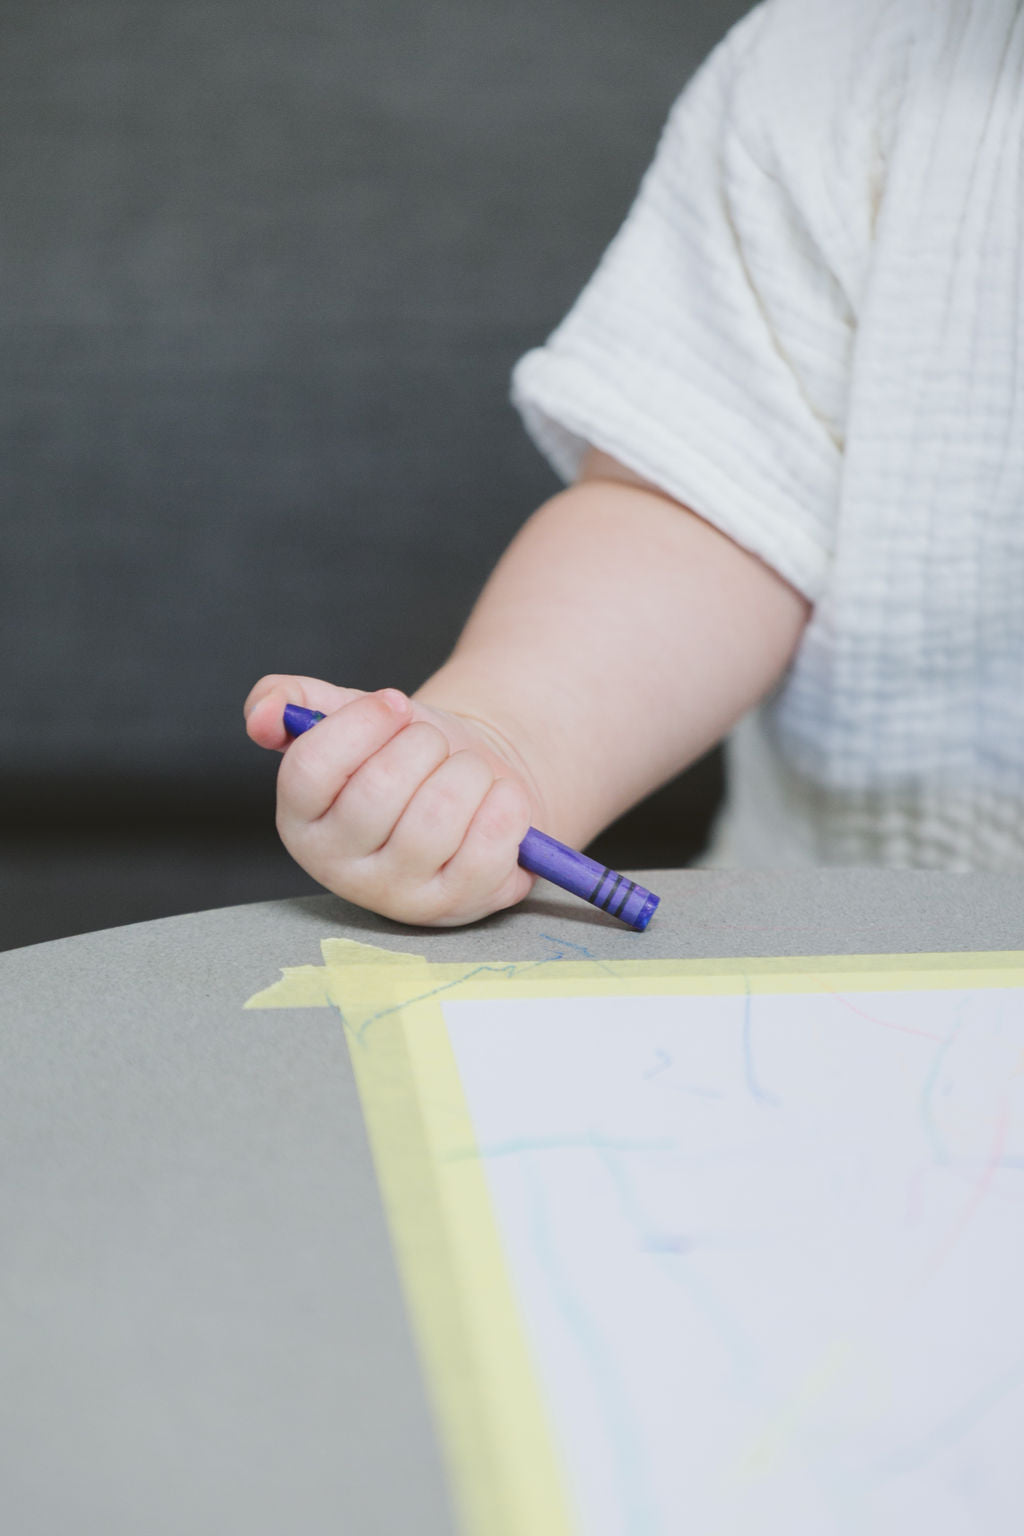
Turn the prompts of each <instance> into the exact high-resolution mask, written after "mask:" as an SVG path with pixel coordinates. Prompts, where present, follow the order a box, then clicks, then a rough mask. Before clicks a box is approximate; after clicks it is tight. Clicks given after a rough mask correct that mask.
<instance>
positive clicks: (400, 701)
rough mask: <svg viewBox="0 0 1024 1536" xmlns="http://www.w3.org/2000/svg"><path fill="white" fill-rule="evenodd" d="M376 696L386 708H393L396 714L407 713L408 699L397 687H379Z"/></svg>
mask: <svg viewBox="0 0 1024 1536" xmlns="http://www.w3.org/2000/svg"><path fill="white" fill-rule="evenodd" d="M377 697H378V699H381V700H382V701H383V702H384V703H385V704H386V705H387V707H388V709H391V710H393V711H394V712H395V714H396V715H406V714H408V713H409V700H408V698H407V697H406V695H405V694H404V693H402V692H401V691H400V690H399V689H398V688H381V689H380V691H379V692H378V694H377Z"/></svg>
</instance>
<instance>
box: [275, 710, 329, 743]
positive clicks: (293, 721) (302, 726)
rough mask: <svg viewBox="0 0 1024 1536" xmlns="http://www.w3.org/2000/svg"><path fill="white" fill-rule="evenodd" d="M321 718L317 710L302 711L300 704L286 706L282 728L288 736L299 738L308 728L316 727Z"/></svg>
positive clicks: (320, 713) (321, 715)
mask: <svg viewBox="0 0 1024 1536" xmlns="http://www.w3.org/2000/svg"><path fill="white" fill-rule="evenodd" d="M323 718H324V717H323V714H322V712H321V711H320V710H319V709H303V707H302V705H301V704H286V705H285V707H284V728H285V730H286V731H287V732H288V734H289V736H301V735H302V733H303V731H308V730H309V728H310V726H312V725H316V723H317V721H318V720H322V719H323Z"/></svg>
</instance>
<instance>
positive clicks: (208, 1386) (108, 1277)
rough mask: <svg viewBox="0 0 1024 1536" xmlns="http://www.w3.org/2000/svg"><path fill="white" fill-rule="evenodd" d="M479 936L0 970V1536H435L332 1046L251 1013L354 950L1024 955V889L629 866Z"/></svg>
mask: <svg viewBox="0 0 1024 1536" xmlns="http://www.w3.org/2000/svg"><path fill="white" fill-rule="evenodd" d="M641 878H643V879H644V880H645V883H648V884H650V885H652V886H653V887H654V888H655V889H656V890H659V891H661V893H662V895H663V898H664V899H663V902H662V907H661V910H660V911H659V913H658V915H657V917H656V919H655V921H654V922H653V923H652V925H651V928H650V929H649V930H648V932H647V933H646V934H645V935H642V936H638V935H635V934H632V933H630V932H628V931H626V930H623V929H622V928H620V927H619V926H618V925H617V924H613V923H612V922H611V921H610V920H609V919H607V918H605V917H603V916H602V915H601V914H599V913H596V912H593V911H591V910H590V909H589V908H586V907H584V906H582V905H581V904H580V903H577V902H574V901H573V900H572V899H571V898H569V897H562V896H561V895H560V893H558V892H554V891H553V890H552V888H550V887H542V888H541V889H542V890H543V891H544V893H545V894H543V895H537V896H535V897H534V898H532V899H531V900H530V901H529V902H528V903H527V904H525V905H524V906H522V907H520V908H519V909H517V910H516V911H515V912H511V913H506V914H502V915H500V916H498V917H496V918H492V919H490V920H488V921H487V922H485V923H481V924H478V925H476V926H475V927H473V928H471V929H461V930H453V931H447V932H425V931H423V930H419V929H408V928H401V927H399V926H397V925H395V924H392V923H388V922H386V921H384V920H383V919H379V918H375V917H373V916H371V915H369V914H367V913H363V912H359V911H357V910H356V909H354V908H352V907H349V906H347V905H345V904H344V903H343V902H340V901H338V900H336V899H335V898H333V897H330V896H326V895H325V896H322V897H308V898H300V899H297V900H293V901H284V902H265V903H257V904H255V905H252V906H244V907H233V908H227V909H224V910H220V911H213V912H203V913H199V914H196V915H194V916H189V917H177V918H168V919H165V920H163V921H161V922H155V923H143V924H139V925H138V926H135V927H130V928H118V929H111V930H107V931H106V932H102V933H95V934H85V935H81V936H79V937H77V938H72V939H62V940H59V941H57V942H55V943H51V944H41V945H37V946H35V947H33V948H30V949H22V950H12V951H9V952H8V953H6V954H0V1147H2V1158H3V1165H2V1166H3V1178H2V1181H0V1276H2V1282H0V1383H2V1385H0V1530H2V1531H3V1532H4V1533H5V1536H65V1533H74V1536H93V1533H96V1536H100V1533H102V1536H140V1533H143V1532H145V1533H146V1536H164V1533H168V1536H170V1533H174V1536H207V1533H210V1536H213V1533H217V1536H231V1533H234V1532H239V1533H243V1532H244V1533H245V1536H264V1533H266V1536H269V1533H275V1536H279V1533H284V1532H287V1533H301V1536H321V1533H324V1536H326V1533H328V1532H329V1533H330V1536H338V1533H339V1532H343V1533H345V1536H375V1533H388V1536H390V1533H399V1532H401V1533H406V1532H415V1533H416V1536H441V1533H443V1536H451V1532H452V1531H453V1529H454V1527H453V1522H452V1515H451V1511H450V1506H449V1501H448V1496H447V1492H446V1488H445V1482H444V1477H443V1474H442V1470H441V1465H440V1459H439V1455H438V1451H437V1447H436V1443H435V1440H434V1435H433V1431H432V1427H431V1420H430V1416H429V1412H428V1409H427V1406H426V1400H425V1396H424V1391H423V1387H422V1383H421V1380H420V1377H419V1373H418V1369H417V1365H416V1357H415V1351H414V1347H413V1344H412V1340H411V1338H410V1334H409V1330H408V1327H407V1324H406V1320H405V1314H404V1311H403V1307H402V1301H401V1296H400V1292H399V1288H398V1283H397V1279H396V1275H395V1271H394V1268H393V1265H392V1261H391V1256H390V1249H389V1245H388V1238H387V1232H386V1229H385V1226H384V1221H383V1216H382V1212H381V1208H380V1205H379V1201H378V1197H377V1192H376V1185H375V1182H374V1176H373V1170H372V1166H371V1162H370V1156H369V1151H368V1147H367V1143H366V1138H365V1134H364V1130H363V1124H362V1119H361V1116H360V1112H359V1106H358V1100H357V1097H356V1093H355V1088H354V1085H353V1081H352V1077H351V1073H350V1069H349V1064H348V1056H347V1050H346V1046H345V1042H344V1039H343V1035H342V1030H341V1028H340V1026H339V1022H338V1019H337V1016H336V1014H334V1013H333V1012H332V1011H330V1010H326V1009H299V1010H288V1011H283V1012H282V1011H266V1012H264V1011H252V1010H250V1011H248V1012H243V1004H244V1002H245V1001H246V999H247V998H248V997H250V996H251V995H252V994H253V993H254V992H256V991H258V990H260V989H261V988H262V987H264V986H267V985H268V984H269V983H270V982H272V981H274V980H275V979H276V978H277V975H278V970H279V967H281V966H284V965H302V964H309V963H313V964H316V963H319V961H320V953H319V942H320V940H321V939H322V938H325V937H328V936H330V935H339V934H340V935H345V936H348V937H351V938H358V939H362V940H364V941H368V942H374V943H379V944H382V945H384V946H386V947H391V948H395V949H406V950H409V949H413V950H417V951H420V952H422V953H425V954H427V955H429V956H430V958H432V959H435V960H464V959H465V960H471V961H472V960H476V959H482V958H497V959H537V958H541V957H543V956H549V955H550V954H551V950H552V944H557V945H558V946H560V947H561V948H570V947H571V946H572V945H582V946H585V947H586V949H587V950H588V951H589V952H590V953H591V954H594V955H597V956H599V957H602V958H605V957H612V956H615V957H626V956H633V957H635V956H647V957H656V956H678V957H687V956H717V955H722V956H725V955H787V954H788V955H800V954H822V953H882V952H892V951H929V950H972V949H992V950H994V949H1018V948H1022V947H1024V875H1020V876H1018V875H1000V876H973V875H971V876H968V875H961V876H957V875H935V874H923V873H911V872H906V873H902V872H889V873H883V872H872V871H864V870H860V871H813V872H807V873H789V874H782V873H780V874H749V873H748V874H727V873H719V872H715V873H711V872H708V873H701V872H666V871H659V872H657V874H651V875H649V876H642V877H641Z"/></svg>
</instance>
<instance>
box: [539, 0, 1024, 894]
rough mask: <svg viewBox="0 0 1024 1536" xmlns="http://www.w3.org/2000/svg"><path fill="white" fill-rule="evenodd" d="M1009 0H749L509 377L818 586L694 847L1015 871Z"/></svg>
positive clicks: (1018, 575) (1023, 61)
mask: <svg viewBox="0 0 1024 1536" xmlns="http://www.w3.org/2000/svg"><path fill="white" fill-rule="evenodd" d="M1022 154H1024V12H1022V4H1021V3H1020V0H767V3H765V4H763V5H761V6H758V7H757V8H756V9H755V10H754V11H752V12H751V13H750V14H749V15H748V16H746V17H745V18H744V19H743V21H741V22H740V23H739V25H738V26H737V27H735V28H734V29H733V30H732V32H731V33H730V34H729V36H728V37H727V38H726V39H725V41H724V42H723V43H722V44H721V45H720V46H719V47H718V49H716V51H715V52H714V53H713V54H712V55H711V57H710V58H709V60H708V61H707V62H706V64H705V65H704V66H703V68H702V69H701V70H700V71H699V72H698V74H697V75H696V76H695V77H694V79H693V80H692V81H691V83H690V84H689V86H688V87H687V89H686V90H685V91H684V92H683V94H682V96H681V97H680V98H679V100H678V101H677V103H676V104H675V106H674V108H673V110H672V112H671V115H670V117H669V120H668V123H667V125H666V128H665V131H664V133H663V136H662V139H661V142H660V144H659V147H658V151H657V154H656V156H655V159H654V162H653V164H652V166H651V168H650V169H649V171H648V172H647V175H646V177H645V178H644V180H643V183H642V185H641V188H640V191H639V193H638V196H637V199H636V202H635V203H634V205H633V208H632V210H631V211H630V213H629V215H628V217H627V219H626V222H625V224H624V225H623V227H622V229H621V230H620V232H619V234H618V235H617V237H616V238H615V240H614V241H613V243H612V245H611V246H610V247H609V249H608V251H607V252H606V253H605V255H604V257H603V259H602V261H601V263H600V265H599V267H598V269H597V272H596V273H595V275H594V276H593V278H592V279H591V280H590V282H589V284H588V285H587V287H586V288H585V290H584V292H583V293H582V295H581V297H580V298H579V299H578V301H577V302H576V304H575V305H574V307H573V309H572V310H571V311H570V313H569V315H568V316H567V317H566V319H565V320H564V321H563V322H562V324H561V325H560V326H559V327H558V329H557V330H556V331H555V332H554V334H553V335H552V336H551V337H550V338H549V340H548V342H547V343H546V345H544V346H543V347H540V348H538V349H536V350H535V351H533V352H530V353H528V354H527V356H526V357H525V358H523V359H522V360H521V362H520V363H519V364H518V366H517V368H516V371H515V374H514V376H513V399H514V400H515V402H516V404H517V405H518V407H519V409H520V410H521V411H522V413H523V417H524V420H525V422H526V425H527V428H528V430H529V431H530V432H531V434H532V435H533V437H534V439H535V440H536V442H537V443H538V445H539V446H540V447H541V449H542V450H543V451H544V452H545V453H546V454H547V455H548V457H549V458H550V459H551V461H552V462H553V464H554V465H555V466H556V468H557V469H558V470H559V471H560V472H561V473H562V474H563V475H564V476H565V477H566V478H567V479H571V478H573V477H574V476H575V474H576V472H577V470H578V467H579V463H580V460H581V457H582V455H583V452H584V450H585V448H586V446H587V445H588V444H593V445H594V446H596V447H598V448H600V449H603V450H604V451H605V452H607V453H610V454H612V455H614V457H615V458H617V459H619V460H620V461H621V462H622V463H623V464H626V465H628V466H629V467H630V468H632V469H633V470H635V471H636V472H638V473H639V474H640V475H642V476H644V477H645V478H646V479H648V480H650V481H653V482H654V483H655V484H657V485H659V486H660V487H661V488H662V489H664V490H665V491H666V492H668V493H669V494H670V495H671V496H673V497H674V498H677V499H678V500H679V501H681V502H683V503H685V504H686V505H688V506H690V507H692V508H693V510H694V511H696V512H697V513H699V514H700V515H701V516H702V517H704V518H706V519H707V520H708V521H709V522H711V523H713V524H714V525H716V526H717V527H718V528H719V529H721V530H722V531H723V532H724V533H726V534H728V535H729V536H730V537H732V538H733V539H735V540H736V541H737V542H738V543H739V544H741V545H743V546H745V547H746V548H747V549H750V550H752V551H754V552H755V553H756V554H757V555H759V556H760V557H761V558H762V559H763V560H765V561H766V562H767V563H768V564H769V565H771V566H772V567H773V568H774V569H775V570H777V571H778V572H779V573H780V574H781V575H783V576H784V577H785V578H786V579H787V580H788V581H790V582H791V583H792V584H793V585H794V586H796V587H797V588H798V589H799V590H800V591H801V592H803V593H804V594H805V595H806V596H807V597H808V598H809V599H810V600H811V602H812V603H813V613H812V617H811V619H810V622H809V624H808V627H807V629H806V630H805V632H804V636H803V639H802V641H801V644H800V647H799V650H798V652H797V655H796V657H795V660H794V662H793V664H792V666H791V668H790V670H789V672H788V673H787V675H786V677H785V678H784V680H783V681H782V683H781V685H780V686H779V688H778V689H777V690H776V691H775V692H774V694H773V695H772V696H771V698H770V699H768V700H766V701H765V702H764V703H763V704H762V705H761V706H760V707H759V708H758V709H757V710H755V711H754V712H753V713H752V714H750V715H749V716H748V717H747V718H746V719H745V720H743V721H742V722H741V723H740V725H739V726H738V727H737V729H736V731H735V732H734V733H733V735H732V737H731V738H730V741H729V745H728V758H727V761H728V780H729V788H728V795H727V803H726V808H725V812H724V814H723V816H722V818H721V820H720V823H719V827H718V829H717V833H716V837H715V842H714V847H713V851H712V855H711V860H712V862H716V863H728V864H734V865H737V866H748V867H749V866H757V865H760V866H765V865H793V864H819V863H822V864H886V865H893V866H899V865H904V866H919V867H932V868H949V869H971V868H990V869H998V868H1009V867H1014V866H1017V867H1019V866H1021V865H1024V377H1022V375H1021V369H1020V367H1019V360H1020V361H1021V363H1024V180H1022V177H1024V163H1022Z"/></svg>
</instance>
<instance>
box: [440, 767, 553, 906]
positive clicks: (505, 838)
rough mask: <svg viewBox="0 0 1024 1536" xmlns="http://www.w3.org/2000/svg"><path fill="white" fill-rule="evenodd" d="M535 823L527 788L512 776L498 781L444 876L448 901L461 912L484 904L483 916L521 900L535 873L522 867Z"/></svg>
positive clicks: (483, 803) (446, 867)
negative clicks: (522, 852)
mask: <svg viewBox="0 0 1024 1536" xmlns="http://www.w3.org/2000/svg"><path fill="white" fill-rule="evenodd" d="M529 825H530V808H529V802H528V800H527V798H526V794H525V791H524V790H523V788H522V786H521V785H520V784H516V783H514V782H513V780H511V779H495V781H494V783H493V784H492V785H491V787H490V789H489V790H488V791H487V794H486V795H485V796H484V798H483V800H482V801H481V803H480V806H479V808H478V809H477V812H476V814H475V815H474V817H473V819H472V821H471V822H470V824H469V826H468V827H467V829H466V835H465V837H464V838H463V839H462V842H461V843H460V845H459V847H458V849H457V850H456V852H455V853H454V854H453V855H452V857H451V859H449V861H448V863H447V864H446V865H445V866H444V868H443V869H442V870H441V872H440V875H439V879H440V882H441V884H442V886H443V888H444V891H445V900H446V904H448V905H450V906H451V907H452V908H453V909H455V910H457V911H464V910H468V909H470V908H472V907H473V906H474V905H475V903H476V902H477V901H479V902H480V903H481V908H480V914H478V915H482V913H483V912H491V911H499V910H500V909H501V908H503V907H509V906H511V905H512V903H513V902H516V901H521V900H522V899H523V897H524V896H525V895H526V894H527V892H528V891H529V890H530V887H531V886H532V885H533V882H534V876H533V875H531V874H530V873H529V872H528V871H527V870H525V869H522V868H521V867H520V865H519V861H518V855H519V844H520V843H521V842H522V840H523V838H524V837H525V836H526V832H527V829H528V827H529Z"/></svg>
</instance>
